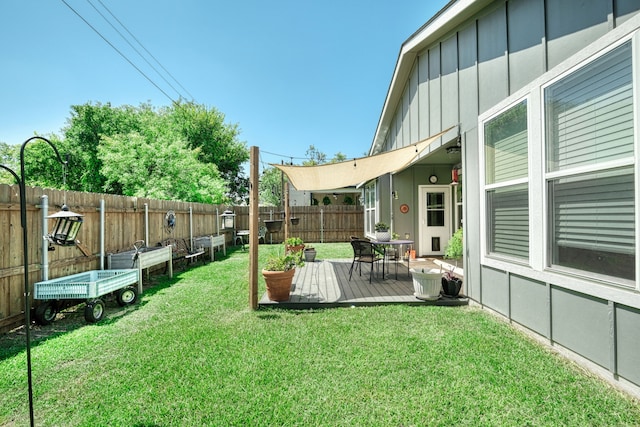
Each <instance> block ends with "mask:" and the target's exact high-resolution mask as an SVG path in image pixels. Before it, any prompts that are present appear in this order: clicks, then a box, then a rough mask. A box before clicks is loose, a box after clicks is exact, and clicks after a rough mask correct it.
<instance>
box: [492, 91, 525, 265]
mask: <svg viewBox="0 0 640 427" xmlns="http://www.w3.org/2000/svg"><path fill="white" fill-rule="evenodd" d="M527 154H528V127H527V101H526V100H524V101H522V102H520V103H518V104H517V105H515V106H513V107H511V108H509V109H508V110H506V111H504V112H502V113H500V114H499V115H498V116H496V117H494V118H492V119H490V120H488V121H486V122H485V123H484V158H485V185H486V188H485V197H486V212H487V214H486V221H487V227H486V229H487V238H486V242H487V249H486V251H487V253H489V254H492V255H498V256H499V255H506V256H509V257H516V258H524V259H528V258H529V190H528V184H527V182H526V181H527V177H528V174H529V173H528V169H529V166H528V164H529V162H528V155H527Z"/></svg>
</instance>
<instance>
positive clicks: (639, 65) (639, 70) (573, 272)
mask: <svg viewBox="0 0 640 427" xmlns="http://www.w3.org/2000/svg"><path fill="white" fill-rule="evenodd" d="M629 41H631V52H632V53H631V54H632V67H633V70H632V82H633V108H634V124H633V132H634V155H633V159H632V158H624V159H617V160H612V161H609V162H606V163H599V164H589V165H581V166H576V167H572V168H570V169H565V170H559V171H547V168H546V165H547V164H546V162H547V154H548V153H547V142H548V141H547V135H546V131H545V130H546V129H545V126H546V122H545V120H546V119H545V117H546V116H545V105H544V94H545V90H546V89H548V88H549V87H550V86H552V85H553V84H555V83H557V82H558V81H560V80H563V79H564V78H567V77H569V76H571V75H572V74H573V73H575V72H577V71H579V70H581V69H582V68H583V67H586V66H589V64H591V63H593V62H594V61H596V60H597V59H599V58H601V57H602V56H605V55H607V54H608V53H610V52H611V51H613V50H614V49H616V48H618V47H620V46H622V45H623V44H625V43H627V42H629ZM639 93H640V31H636V32H634V33H633V34H631V35H628V36H626V37H622V38H620V39H619V40H617V41H616V42H615V43H612V44H610V45H609V46H607V47H606V48H604V49H602V50H600V51H599V52H597V53H596V54H594V55H592V56H589V57H588V58H585V59H583V60H582V61H579V62H578V63H576V64H574V65H573V66H572V67H570V68H568V69H567V70H565V71H563V72H562V73H559V74H558V75H556V76H555V77H554V78H553V79H550V80H548V81H546V82H545V83H544V84H541V85H540V91H539V103H540V106H539V108H540V110H541V118H542V120H541V121H540V126H541V129H540V132H541V146H542V166H541V169H540V172H541V174H542V177H541V182H542V194H543V197H544V204H543V206H544V219H543V223H544V232H543V234H542V235H543V240H544V246H543V248H544V266H543V268H544V270H546V271H549V272H553V273H558V274H560V275H565V276H571V277H577V278H583V279H586V280H589V281H592V282H598V283H605V284H609V285H613V286H616V287H622V288H627V289H628V288H633V289H635V290H640V284H639V283H638V280H639V278H640V271H639V270H640V269H639V267H640V256H639V249H640V246H639V244H640V236H639V234H640V233H639V232H638V230H639V228H638V227H639V225H640V220H639V217H640V211H639V209H638V208H639V207H640V203H639V200H638V199H639V197H638V189H640V177H639V176H638V175H639V173H638V172H639V168H638V165H639V162H638V161H637V159H638V150H639V148H638V141H639V136H638V130H639V123H640V108H639V107H640V100H639ZM629 166H632V167H633V170H634V181H635V195H636V199H635V207H634V208H635V229H636V233H635V234H636V235H635V266H636V277H635V282H634V281H630V280H625V279H622V278H618V277H613V276H608V275H603V274H598V273H593V272H588V271H584V270H577V269H572V268H567V267H563V266H559V265H552V263H551V258H552V253H551V251H552V249H551V247H552V244H553V242H551V241H550V234H549V233H550V229H551V228H552V224H551V221H552V219H551V216H552V213H551V212H550V211H549V210H550V209H551V206H550V201H549V195H548V194H547V188H548V184H549V182H550V181H553V180H555V179H557V178H562V177H575V176H579V175H581V174H588V173H596V172H599V171H606V170H611V169H614V168H622V167H629Z"/></svg>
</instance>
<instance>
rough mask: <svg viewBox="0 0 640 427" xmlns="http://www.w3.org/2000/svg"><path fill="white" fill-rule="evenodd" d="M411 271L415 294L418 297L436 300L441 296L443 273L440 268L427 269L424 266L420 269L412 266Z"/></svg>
mask: <svg viewBox="0 0 640 427" xmlns="http://www.w3.org/2000/svg"><path fill="white" fill-rule="evenodd" d="M409 271H410V272H411V278H412V279H413V290H414V293H413V295H415V297H416V298H418V299H421V300H426V301H435V300H437V299H438V298H440V289H441V287H442V285H441V283H440V279H441V278H442V275H441V272H440V271H439V270H434V269H428V270H426V271H425V269H424V268H422V269H420V270H416V269H415V268H412V269H411V270H409Z"/></svg>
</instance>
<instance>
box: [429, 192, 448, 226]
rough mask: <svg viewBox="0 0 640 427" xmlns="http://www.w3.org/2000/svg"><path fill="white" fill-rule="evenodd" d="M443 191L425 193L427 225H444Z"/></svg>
mask: <svg viewBox="0 0 640 427" xmlns="http://www.w3.org/2000/svg"><path fill="white" fill-rule="evenodd" d="M444 208H445V206H444V193H443V192H434V193H432V192H429V193H427V227H444V219H445V218H444V213H445V212H444Z"/></svg>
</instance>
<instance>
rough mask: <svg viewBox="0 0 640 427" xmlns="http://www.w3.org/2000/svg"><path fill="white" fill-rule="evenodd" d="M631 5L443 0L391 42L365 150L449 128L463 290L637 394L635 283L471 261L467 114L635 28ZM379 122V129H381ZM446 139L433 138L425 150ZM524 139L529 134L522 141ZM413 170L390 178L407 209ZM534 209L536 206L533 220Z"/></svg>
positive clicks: (477, 155)
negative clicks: (452, 130) (458, 189)
mask: <svg viewBox="0 0 640 427" xmlns="http://www.w3.org/2000/svg"><path fill="white" fill-rule="evenodd" d="M639 11H640V2H639V1H637V0H562V1H545V0H508V1H488V0H485V1H472V0H467V1H458V2H456V3H453V4H450V5H449V6H448V8H447V9H444V10H443V11H441V13H440V14H439V15H437V16H436V17H434V19H433V20H432V21H429V22H428V23H427V24H425V26H424V27H423V28H421V29H420V30H418V31H417V32H416V33H415V34H414V36H412V38H410V39H409V40H407V42H405V44H404V45H403V47H402V49H401V54H400V59H399V62H398V64H397V67H396V74H395V75H394V81H392V85H391V88H390V91H389V93H388V95H387V101H386V103H385V105H384V107H383V114H382V115H381V119H380V123H379V124H378V130H377V132H376V136H375V138H374V142H373V144H372V152H375V151H376V150H380V149H381V150H390V149H394V148H399V147H402V146H406V145H409V144H411V143H415V142H416V141H419V140H421V139H424V138H426V137H428V136H429V135H432V134H435V133H438V132H440V131H441V130H443V129H446V128H448V127H449V126H453V125H459V128H458V129H459V133H460V136H461V138H462V144H463V152H462V162H463V184H464V187H463V188H464V217H465V252H466V256H465V290H466V293H467V295H469V296H470V297H471V298H472V299H473V300H475V301H477V302H478V303H480V304H482V305H483V306H485V307H488V308H490V309H491V310H493V311H495V312H497V313H499V314H501V315H503V316H505V317H507V318H509V319H510V320H512V321H513V322H516V323H518V324H520V325H522V326H524V327H525V328H526V329H529V330H530V331H532V332H534V333H535V334H538V335H540V336H541V337H544V338H545V339H547V340H548V342H549V343H550V344H551V345H559V346H561V347H563V348H565V349H568V350H570V351H571V352H574V353H575V354H577V355H579V356H580V357H579V358H584V362H585V363H586V364H593V366H594V367H601V368H602V370H603V371H604V372H609V373H610V378H609V379H610V380H612V381H616V380H618V379H620V380H621V381H620V382H624V383H625V385H624V387H625V388H627V389H630V390H631V391H632V392H633V393H637V394H638V395H640V340H638V338H637V336H638V331H637V330H638V326H640V297H639V295H638V293H637V292H636V291H635V290H628V289H627V290H613V291H611V290H609V289H606V288H605V286H604V285H599V284H597V283H585V282H584V281H580V280H572V279H569V280H566V281H565V280H564V279H563V278H562V277H558V276H557V275H556V276H551V275H548V274H546V273H545V272H544V271H541V270H540V269H534V268H527V267H526V266H518V267H517V268H516V267H514V266H513V265H511V264H509V263H507V262H504V263H495V264H492V265H491V266H489V265H483V257H482V250H483V249H482V248H481V236H480V233H481V226H480V218H481V216H480V213H479V212H480V209H481V200H480V197H481V196H482V192H481V183H480V181H481V179H480V178H481V177H480V166H479V164H478V163H479V159H481V148H480V147H479V146H478V145H479V135H478V126H479V124H478V117H479V115H481V114H482V113H483V112H485V111H487V110H488V109H491V108H493V107H495V106H496V104H499V103H501V102H504V100H505V99H507V98H509V97H510V96H512V95H513V94H516V93H517V92H518V91H521V90H522V89H523V88H526V87H527V85H529V84H530V83H531V82H532V81H534V80H535V79H537V78H539V77H540V76H542V75H543V74H544V73H546V72H548V71H550V70H553V69H554V68H555V67H558V66H561V67H562V66H563V65H562V64H563V62H564V61H566V60H567V59H570V58H571V57H572V56H574V55H575V54H576V53H578V52H580V51H582V50H583V49H584V48H586V47H588V46H590V45H592V44H594V43H601V44H602V43H603V41H602V40H603V39H604V40H606V38H607V35H608V34H610V33H611V32H612V31H615V30H616V28H618V27H620V26H621V25H623V24H625V23H627V26H628V27H630V28H631V27H632V26H633V27H635V26H636V25H637V26H638V27H640V19H638V13H639ZM612 42H613V41H612ZM565 66H566V65H565ZM638 71H640V70H636V72H638ZM387 127H388V129H390V130H389V131H388V132H384V131H383V129H386V128H387ZM636 138H638V137H637V136H636ZM381 141H383V143H382V144H380V142H381ZM446 142H448V141H440V142H438V143H434V144H433V146H432V148H431V151H433V150H435V149H437V148H438V147H439V146H440V145H441V144H442V143H446ZM536 143H537V144H540V141H531V144H536ZM376 147H379V148H377V149H376ZM427 152H429V149H428V150H427ZM636 171H637V166H636ZM636 173H637V172H636ZM425 176H426V174H425V173H422V171H420V169H419V167H418V166H416V167H413V168H411V169H408V170H406V171H403V172H402V173H399V174H398V175H396V176H395V177H394V187H395V189H396V190H398V191H399V193H400V195H401V197H402V194H403V193H408V194H409V195H408V196H407V197H408V199H406V200H409V201H410V202H411V203H410V204H411V206H416V200H415V199H412V197H413V198H415V197H416V195H415V194H413V193H415V192H416V189H417V187H418V185H420V184H422V183H423V180H424V178H425ZM533 190H534V189H533V188H532V191H533ZM536 191H542V188H540V187H538V188H537V190H536ZM411 194H413V195H411ZM408 203H409V202H408ZM636 203H637V202H636ZM534 209H535V208H534ZM540 209H541V207H540ZM393 215H394V219H395V220H397V221H398V222H397V223H396V224H397V227H399V228H403V227H405V224H411V223H413V226H414V229H415V230H417V218H416V217H415V216H414V217H406V216H405V217H401V218H400V217H399V216H398V214H397V213H395V212H393ZM544 215H545V214H544V213H543V212H540V213H538V214H537V216H536V218H542V217H543V216H544ZM636 215H638V212H636ZM401 231H402V230H398V232H401ZM533 249H535V250H537V249H539V248H533ZM533 249H532V250H533ZM636 251H637V248H636ZM637 256H638V255H637V252H636V259H637ZM538 257H539V258H540V257H541V256H540V255H538ZM542 262H543V261H540V263H542Z"/></svg>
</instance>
